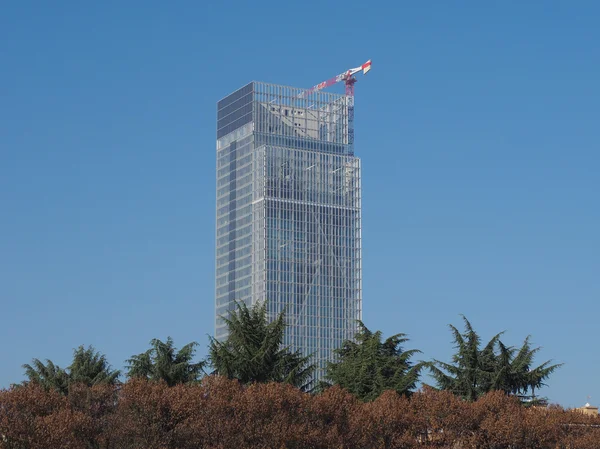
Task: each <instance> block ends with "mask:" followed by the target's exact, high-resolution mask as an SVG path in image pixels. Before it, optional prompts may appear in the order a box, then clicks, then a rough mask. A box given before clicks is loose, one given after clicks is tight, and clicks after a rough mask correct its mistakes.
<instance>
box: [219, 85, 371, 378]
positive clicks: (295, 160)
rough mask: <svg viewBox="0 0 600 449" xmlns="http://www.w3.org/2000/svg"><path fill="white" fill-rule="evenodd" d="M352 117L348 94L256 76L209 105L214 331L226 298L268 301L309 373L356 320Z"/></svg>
mask: <svg viewBox="0 0 600 449" xmlns="http://www.w3.org/2000/svg"><path fill="white" fill-rule="evenodd" d="M353 119H354V97H353V96H350V95H338V94H332V93H325V92H314V91H310V92H309V93H307V92H306V91H303V90H301V89H297V88H292V87H286V86H278V85H273V84H266V83H260V82H252V83H250V84H248V85H246V86H244V87H242V88H241V89H239V90H237V91H235V92H234V93H232V94H231V95H229V96H227V97H225V98H224V99H222V100H221V101H219V102H218V105H217V226H216V304H215V308H216V322H215V336H216V338H217V339H219V340H223V339H225V338H226V337H227V328H226V326H225V325H224V322H223V320H222V319H221V318H220V317H221V316H227V314H228V312H229V311H231V310H234V308H235V303H234V301H244V302H245V303H246V304H248V305H252V304H254V303H256V302H258V301H267V310H268V313H269V316H270V317H271V318H272V317H274V316H276V314H278V313H280V312H281V311H283V310H285V311H286V316H287V323H288V327H287V330H286V334H285V341H284V344H285V345H289V346H291V347H292V348H293V349H300V350H301V351H302V352H303V353H304V354H313V355H314V361H315V363H316V365H317V371H316V374H315V379H319V378H321V377H322V376H323V373H324V368H325V366H326V361H327V360H332V359H333V356H334V354H333V350H334V349H335V348H337V347H339V346H340V345H341V344H342V342H343V341H344V340H346V339H351V338H353V336H354V334H355V332H356V329H357V322H356V321H357V320H358V319H360V318H361V298H362V293H361V277H362V276H361V188H360V160H359V159H358V158H356V157H355V156H354V149H353V138H354V133H353V131H354V130H353Z"/></svg>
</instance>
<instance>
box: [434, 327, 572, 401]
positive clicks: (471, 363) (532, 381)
mask: <svg viewBox="0 0 600 449" xmlns="http://www.w3.org/2000/svg"><path fill="white" fill-rule="evenodd" d="M463 320H464V323H465V331H464V332H463V333H460V332H459V331H458V329H456V327H454V326H452V325H450V329H451V331H452V334H453V337H454V343H455V348H456V353H455V354H454V356H453V357H452V363H444V362H440V361H439V360H434V361H433V362H432V363H430V364H428V366H429V368H430V370H431V373H432V375H433V377H434V378H435V380H436V381H437V384H438V387H439V388H441V389H443V390H449V391H451V392H453V393H454V394H457V395H459V396H461V397H462V398H463V399H466V400H468V401H474V400H476V399H477V398H479V397H480V396H482V395H484V394H485V393H488V392H490V391H494V390H501V391H504V392H505V393H506V394H513V395H520V396H522V395H524V394H526V393H527V392H528V391H529V390H531V393H532V394H531V396H532V398H535V389H536V388H539V387H541V386H542V385H545V384H544V381H545V380H546V379H547V378H548V377H549V376H550V375H551V374H552V373H553V372H554V371H555V370H556V369H558V368H559V367H560V366H561V364H555V365H551V361H546V362H544V363H542V364H541V365H539V366H538V367H536V368H532V366H533V359H534V357H535V355H536V353H537V352H538V351H539V349H540V348H532V347H531V344H530V337H527V338H526V339H525V342H524V343H523V346H522V347H521V348H520V349H519V350H517V349H516V348H514V347H509V346H506V345H505V344H504V343H503V342H502V341H501V340H500V337H501V336H502V334H503V333H502V332H501V333H499V334H496V335H495V336H494V337H492V339H491V340H490V341H489V342H488V344H487V345H486V346H485V347H484V348H480V345H481V339H480V337H479V335H478V334H477V332H475V330H474V329H473V327H472V326H471V323H470V322H469V321H468V320H467V319H466V318H465V317H464V316H463Z"/></svg>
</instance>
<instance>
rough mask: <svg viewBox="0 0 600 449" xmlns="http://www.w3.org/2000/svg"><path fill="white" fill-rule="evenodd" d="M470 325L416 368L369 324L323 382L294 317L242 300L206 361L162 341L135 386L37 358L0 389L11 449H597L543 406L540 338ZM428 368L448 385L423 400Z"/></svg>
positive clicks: (81, 360)
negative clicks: (19, 378) (286, 340)
mask: <svg viewBox="0 0 600 449" xmlns="http://www.w3.org/2000/svg"><path fill="white" fill-rule="evenodd" d="M463 321H464V330H463V331H462V332H461V331H459V330H458V329H457V328H456V327H455V326H452V325H450V330H451V333H452V338H453V341H454V344H455V348H456V352H455V354H454V355H453V357H452V359H451V360H450V361H449V362H442V361H439V360H432V361H414V359H415V358H416V357H417V356H418V354H420V353H421V352H420V351H419V350H416V349H405V344H406V343H407V342H408V341H409V340H408V338H407V336H406V335H405V334H401V333H400V334H396V335H393V336H390V337H388V338H387V339H383V336H382V333H381V332H379V331H375V332H374V331H371V330H369V329H368V328H367V327H366V326H365V325H364V324H363V323H362V322H359V331H358V333H357V334H356V336H355V338H354V339H353V340H349V341H346V342H344V344H343V345H342V346H341V347H340V348H339V349H338V350H337V351H336V359H335V361H332V362H330V363H329V364H328V366H327V370H326V377H325V379H324V380H322V381H320V382H319V383H314V382H313V381H312V378H313V373H314V370H315V366H314V364H313V363H312V358H311V356H310V355H304V354H302V353H300V352H299V351H292V350H291V349H290V348H288V347H285V346H283V345H282V342H283V336H284V332H285V314H284V313H282V314H279V315H278V316H277V317H276V318H275V319H273V320H269V317H268V313H267V308H266V304H264V303H263V304H257V305H254V306H252V307H248V306H246V305H245V304H244V303H239V304H237V308H236V310H235V311H234V312H233V313H231V314H230V316H229V317H228V318H226V319H225V322H226V325H227V327H228V331H229V334H228V335H229V336H228V338H227V340H225V341H217V340H216V339H214V338H210V341H209V348H208V349H209V351H208V357H207V359H206V360H196V359H195V355H196V348H197V346H198V343H196V342H191V343H188V344H186V345H184V346H183V347H181V348H179V349H178V348H177V347H175V344H174V342H173V340H172V339H171V338H170V337H169V338H167V340H166V341H161V340H159V339H154V340H152V341H151V342H150V348H149V349H148V350H147V351H145V352H143V353H140V354H137V355H133V356H132V357H131V358H129V359H128V360H127V361H126V363H127V365H126V372H125V380H124V381H122V380H121V377H122V373H121V372H120V371H119V370H115V369H113V368H112V367H111V365H110V364H109V363H108V360H107V358H106V356H105V355H103V354H101V353H99V352H97V351H96V350H95V349H94V348H93V347H91V346H90V347H87V348H86V347H84V346H80V347H78V348H77V349H75V350H74V354H73V361H72V363H71V364H70V365H69V366H68V367H66V368H61V367H59V366H57V365H56V364H54V363H53V362H52V361H51V360H46V361H45V362H42V361H41V360H39V359H33V361H32V362H31V364H26V365H24V369H25V376H26V380H25V381H23V382H22V383H20V384H17V385H13V386H11V387H10V388H9V389H6V390H1V391H0V448H29V447H31V448H37V447H39V448H41V447H74V448H75V447H82V448H113V447H114V448H138V447H139V448H171V447H173V448H175V447H177V448H187V447H190V448H191V447H198V448H204V447H206V448H209V447H210V448H226V447H239V448H245V447H275V448H280V447H286V448H304V447H306V448H308V447H311V448H312V447H314V448H319V447H323V448H324V447H347V448H354V447H357V448H371V447H372V448H410V447H473V448H488V447H489V448H509V447H510V448H529V447H531V448H533V447H536V448H546V447H548V448H550V447H552V448H554V447H565V448H566V447H581V448H584V449H585V448H587V447H590V448H591V447H597V445H596V446H593V445H591V444H592V443H591V442H592V441H600V439H598V437H600V434H599V433H598V432H599V431H598V429H599V427H598V425H599V424H598V420H593V419H591V418H589V419H588V418H587V417H583V416H580V415H579V414H573V413H572V412H568V411H565V410H563V409H561V408H560V407H556V406H553V407H547V406H545V404H544V401H540V400H539V399H537V398H535V391H536V390H537V389H539V388H540V387H541V386H542V385H544V382H545V381H547V379H548V378H549V376H550V375H551V374H552V373H553V372H554V371H555V370H556V369H557V368H558V367H559V366H560V364H552V363H551V361H546V362H544V363H542V364H540V365H537V366H536V365H535V364H534V358H535V356H536V354H537V353H538V351H539V348H534V347H532V346H531V343H530V338H529V337H527V338H526V339H525V341H524V343H523V345H522V346H521V347H511V346H507V345H505V344H504V343H503V341H502V339H501V338H502V335H503V333H499V334H497V335H495V336H494V337H493V338H492V339H491V340H490V341H489V342H487V343H485V344H483V343H482V341H481V338H480V336H479V335H478V333H477V332H476V331H475V330H474V328H473V326H472V325H471V323H470V322H469V321H468V320H467V318H465V317H463ZM424 371H429V372H430V373H431V374H432V377H433V378H434V380H435V383H436V385H435V386H429V385H426V384H424V385H423V386H422V387H421V389H419V390H417V386H418V384H419V381H420V378H421V375H422V374H423V372H424ZM525 405H527V406H525ZM532 405H534V406H533V407H532ZM540 405H544V406H542V407H540ZM457 444H458V446H457Z"/></svg>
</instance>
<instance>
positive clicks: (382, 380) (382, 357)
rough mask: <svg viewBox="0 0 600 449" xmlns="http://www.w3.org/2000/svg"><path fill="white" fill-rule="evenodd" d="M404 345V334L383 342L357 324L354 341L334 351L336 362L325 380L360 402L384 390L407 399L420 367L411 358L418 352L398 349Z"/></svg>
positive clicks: (377, 333)
mask: <svg viewBox="0 0 600 449" xmlns="http://www.w3.org/2000/svg"><path fill="white" fill-rule="evenodd" d="M407 341H408V338H406V335H405V334H396V335H392V336H391V337H389V338H387V339H386V340H385V341H382V334H381V332H380V331H377V332H371V331H370V330H369V329H368V328H367V327H366V326H365V325H364V324H363V323H362V322H359V332H358V333H357V334H356V336H355V339H354V341H352V340H347V341H345V342H344V343H343V345H342V347H341V348H339V349H337V350H336V355H337V356H338V360H337V361H335V362H330V363H328V366H327V379H328V381H329V382H330V383H331V384H335V385H339V386H340V387H342V388H345V389H346V390H348V391H349V392H350V393H352V394H354V395H355V396H356V397H358V398H359V399H361V400H363V401H372V400H375V399H376V398H378V397H379V396H380V395H381V394H382V393H383V392H384V391H386V390H394V391H396V392H397V393H399V394H402V395H409V394H410V393H411V391H412V390H414V389H415V387H416V383H417V381H418V380H419V374H420V371H421V369H422V368H423V364H422V363H417V364H416V365H413V364H412V363H411V361H410V359H411V357H412V356H414V355H415V354H417V353H420V352H421V351H419V350H417V349H411V350H407V351H404V350H403V349H402V346H401V345H402V344H404V343H406V342H407ZM323 386H326V384H324V385H322V387H323Z"/></svg>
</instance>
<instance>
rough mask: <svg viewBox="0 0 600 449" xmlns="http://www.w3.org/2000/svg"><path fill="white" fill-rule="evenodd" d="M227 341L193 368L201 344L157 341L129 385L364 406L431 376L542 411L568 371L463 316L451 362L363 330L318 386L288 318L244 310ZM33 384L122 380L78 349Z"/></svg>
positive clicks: (130, 368) (32, 378)
mask: <svg viewBox="0 0 600 449" xmlns="http://www.w3.org/2000/svg"><path fill="white" fill-rule="evenodd" d="M224 320H225V323H226V325H227V328H228V338H227V339H226V340H225V341H218V340H216V339H215V338H213V337H210V341H209V348H208V358H207V359H206V360H201V361H194V357H195V353H196V347H197V346H198V343H197V342H191V343H188V344H186V345H185V346H183V347H182V348H180V349H177V348H176V347H175V344H174V342H173V340H172V339H171V338H170V337H169V338H167V340H166V341H161V340H159V339H153V340H152V341H151V342H150V348H149V349H148V350H147V351H145V352H143V353H141V354H137V355H133V356H132V357H131V358H129V359H128V360H127V361H126V363H127V365H126V370H127V371H126V374H125V377H126V378H127V379H140V378H141V379H146V380H152V381H158V380H162V381H164V382H165V383H166V384H167V385H168V386H174V385H177V384H181V383H190V382H198V381H199V380H200V379H201V378H202V377H203V376H205V375H220V376H224V377H226V378H228V379H236V380H238V381H239V382H241V383H242V384H244V385H246V384H252V383H266V382H281V383H288V384H291V385H293V386H294V387H297V388H299V389H300V390H302V391H311V392H320V391H323V390H325V389H327V388H330V387H331V386H333V385H338V386H340V387H342V388H344V389H346V390H347V391H349V392H350V393H352V394H353V395H355V396H356V397H357V398H358V399H360V400H362V401H372V400H374V399H376V398H377V397H379V396H380V395H381V394H382V393H383V392H384V391H387V390H393V391H395V392H396V393H398V394H401V395H406V396H410V395H411V394H412V393H413V392H414V391H415V389H416V387H417V385H418V383H419V380H420V378H421V375H422V373H423V371H424V370H427V371H429V372H430V373H431V375H432V377H433V378H434V380H435V382H436V386H435V387H436V388H438V389H441V390H447V391H450V392H452V393H454V394H456V395H457V396H459V397H460V398H462V399H464V400H467V401H475V400H477V399H478V398H479V397H481V396H483V395H485V394H486V393H488V392H491V391H497V390H499V391H503V392H504V393H506V394H508V395H515V396H517V397H519V398H521V399H522V400H524V401H526V403H528V404H532V403H539V402H540V399H538V398H536V397H535V391H536V389H539V388H540V387H541V386H543V385H545V382H546V380H547V379H548V378H549V376H550V375H551V374H552V373H553V372H554V371H555V370H556V369H558V368H559V367H560V366H561V364H552V363H551V361H546V362H544V363H542V364H540V365H537V366H536V365H535V364H534V358H535V356H536V354H537V353H538V351H539V349H540V348H539V347H532V346H531V342H530V337H527V338H526V339H525V341H524V343H523V345H522V346H521V347H518V348H517V347H512V346H507V345H506V344H504V343H503V342H502V340H501V337H502V335H503V333H498V334H496V335H495V336H494V337H492V338H491V339H490V341H489V342H487V343H486V344H485V345H483V344H482V342H481V338H480V336H479V334H478V333H477V332H476V331H475V329H474V328H473V326H472V325H471V323H470V322H469V320H468V319H467V318H466V317H464V316H463V321H464V331H463V332H461V331H459V330H458V329H457V328H456V327H455V326H453V325H450V330H451V333H452V337H453V342H454V346H455V348H456V353H455V354H454V355H453V356H452V359H451V361H450V362H443V361H440V360H432V361H418V362H414V361H413V359H414V358H415V356H416V355H417V354H420V353H421V351H419V350H417V349H405V347H404V345H405V344H406V343H407V342H408V341H409V340H408V338H407V336H406V335H405V334H402V333H399V334H396V335H392V336H390V337H388V338H387V339H385V340H384V339H383V336H382V333H381V332H380V331H376V332H373V331H371V330H369V329H368V328H367V327H366V326H365V325H364V324H363V323H362V322H359V323H358V326H359V328H358V332H357V334H356V335H355V338H354V339H353V340H348V341H345V342H344V343H343V345H342V346H341V347H340V348H338V349H337V350H336V351H335V352H336V359H335V361H331V362H329V363H328V365H327V369H326V377H325V379H323V380H321V381H320V382H319V383H314V382H313V381H312V377H313V374H314V371H315V366H314V364H313V363H312V361H311V360H312V358H311V355H310V354H309V355H303V354H302V353H301V352H300V351H292V350H291V349H290V348H289V347H285V346H283V345H282V343H283V336H284V332H285V327H286V324H285V313H284V312H283V313H280V314H279V315H278V316H277V317H275V319H273V320H269V318H268V314H267V306H266V304H265V303H262V304H256V305H254V306H252V307H249V306H247V305H246V304H245V303H237V304H236V310H235V311H233V312H232V313H231V314H230V315H229V316H228V317H226V318H224ZM23 367H24V368H25V376H26V377H27V380H26V381H24V384H27V383H30V382H33V383H37V384H39V385H41V386H43V387H44V388H46V389H53V390H56V391H58V392H59V393H61V394H66V393H67V392H68V389H69V386H70V385H71V384H79V383H82V384H85V385H87V386H90V387H91V386H94V385H98V384H109V385H114V384H118V383H119V379H120V376H121V372H120V371H119V370H113V369H112V367H111V366H110V364H109V363H108V361H107V359H106V356H105V355H103V354H100V353H99V352H96V351H95V349H94V348H93V347H91V346H90V347H88V348H85V347H84V346H80V347H79V348H77V349H75V351H74V354H73V361H72V363H71V364H70V365H69V366H68V367H67V368H66V369H63V368H60V367H59V366H57V365H55V364H54V363H53V362H52V361H51V360H46V362H45V363H44V362H42V361H41V360H39V359H33V361H32V363H31V364H26V365H23Z"/></svg>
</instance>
